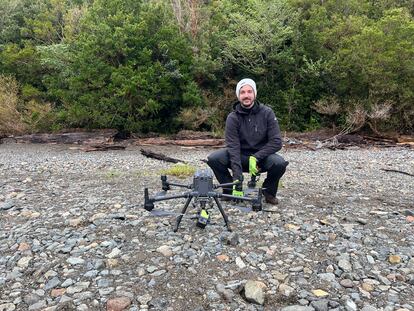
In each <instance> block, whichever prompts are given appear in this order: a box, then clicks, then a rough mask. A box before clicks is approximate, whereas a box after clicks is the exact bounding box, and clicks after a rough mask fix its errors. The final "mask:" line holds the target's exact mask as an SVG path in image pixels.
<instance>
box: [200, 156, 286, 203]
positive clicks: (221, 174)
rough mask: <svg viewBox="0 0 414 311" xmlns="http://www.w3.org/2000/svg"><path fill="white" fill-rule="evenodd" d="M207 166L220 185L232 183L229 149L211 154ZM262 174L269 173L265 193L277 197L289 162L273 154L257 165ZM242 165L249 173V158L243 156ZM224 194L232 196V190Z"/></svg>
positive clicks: (228, 189)
mask: <svg viewBox="0 0 414 311" xmlns="http://www.w3.org/2000/svg"><path fill="white" fill-rule="evenodd" d="M207 164H208V166H210V168H211V169H212V170H213V172H214V175H215V176H216V178H217V180H218V182H219V183H220V184H224V183H231V182H232V181H233V178H232V176H231V174H230V171H229V169H230V168H231V166H230V155H229V152H228V151H227V149H220V150H217V151H214V152H213V153H211V154H210V155H209V156H208V158H207ZM257 164H258V166H259V169H260V172H267V176H266V179H265V180H264V182H263V188H266V189H265V192H266V193H268V194H270V195H272V196H276V193H277V188H278V185H279V180H280V178H281V177H282V176H283V174H284V173H285V171H286V166H287V165H288V164H289V162H287V161H285V159H283V157H281V156H280V155H278V154H276V153H275V154H271V155H270V156H268V157H267V158H265V159H263V160H262V161H260V162H259V163H257ZM241 165H242V169H243V172H248V171H249V156H248V155H243V154H242V155H241ZM223 192H224V193H228V194H231V192H232V189H231V188H227V189H225V188H224V189H223Z"/></svg>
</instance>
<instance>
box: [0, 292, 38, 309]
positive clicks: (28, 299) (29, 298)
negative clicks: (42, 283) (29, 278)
mask: <svg viewBox="0 0 414 311" xmlns="http://www.w3.org/2000/svg"><path fill="white" fill-rule="evenodd" d="M39 300H40V297H39V296H38V295H36V294H27V295H26V296H24V298H23V301H24V302H25V303H26V304H28V305H29V306H30V305H33V304H35V303H36V302H38V301H39ZM0 310H1V308H0Z"/></svg>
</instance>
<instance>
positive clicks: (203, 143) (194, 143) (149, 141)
mask: <svg viewBox="0 0 414 311" xmlns="http://www.w3.org/2000/svg"><path fill="white" fill-rule="evenodd" d="M137 144H138V145H142V146H145V145H158V146H163V145H176V146H186V147H222V146H224V139H213V138H212V139H180V140H174V139H165V138H161V137H156V138H146V139H139V140H138V141H137Z"/></svg>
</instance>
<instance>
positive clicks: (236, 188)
mask: <svg viewBox="0 0 414 311" xmlns="http://www.w3.org/2000/svg"><path fill="white" fill-rule="evenodd" d="M234 182H236V183H237V184H236V185H233V193H232V195H234V196H236V197H243V196H244V193H243V184H242V182H241V181H239V180H235V181H234Z"/></svg>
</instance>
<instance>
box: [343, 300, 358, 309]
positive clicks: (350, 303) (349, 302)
mask: <svg viewBox="0 0 414 311" xmlns="http://www.w3.org/2000/svg"><path fill="white" fill-rule="evenodd" d="M345 309H346V310H347V311H356V310H357V305H356V304H355V302H353V301H352V300H351V299H347V300H346V301H345Z"/></svg>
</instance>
